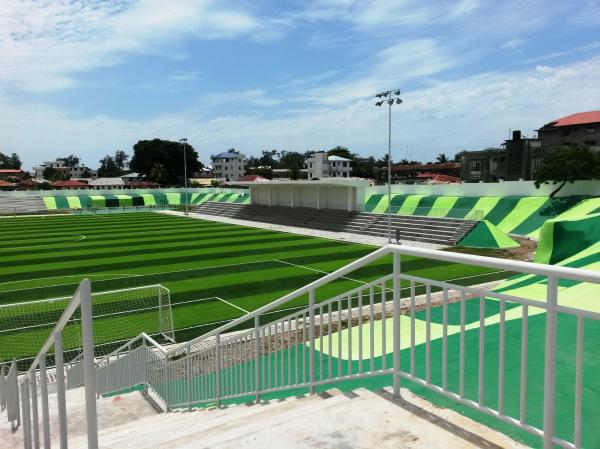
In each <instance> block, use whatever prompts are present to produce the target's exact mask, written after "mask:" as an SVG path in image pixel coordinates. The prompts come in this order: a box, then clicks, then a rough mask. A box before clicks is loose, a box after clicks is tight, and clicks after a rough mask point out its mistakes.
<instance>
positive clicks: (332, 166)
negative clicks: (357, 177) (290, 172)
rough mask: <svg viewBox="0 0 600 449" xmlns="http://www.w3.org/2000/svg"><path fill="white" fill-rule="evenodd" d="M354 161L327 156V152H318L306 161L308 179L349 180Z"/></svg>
mask: <svg viewBox="0 0 600 449" xmlns="http://www.w3.org/2000/svg"><path fill="white" fill-rule="evenodd" d="M351 163H352V160H351V159H346V158H345V157H340V156H327V153H326V152H325V151H317V152H316V153H315V154H314V156H313V157H311V158H308V159H307V160H306V168H307V169H308V179H315V178H316V179H321V178H349V177H350V173H351V172H352V165H351Z"/></svg>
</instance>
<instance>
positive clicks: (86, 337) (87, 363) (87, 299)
mask: <svg viewBox="0 0 600 449" xmlns="http://www.w3.org/2000/svg"><path fill="white" fill-rule="evenodd" d="M79 295H80V298H81V302H80V305H79V307H80V308H81V334H82V335H81V336H82V340H83V382H84V385H85V415H86V425H87V441H88V449H98V417H97V411H96V366H95V364H94V325H93V317H92V284H91V282H90V280H89V279H84V280H83V281H81V284H79Z"/></svg>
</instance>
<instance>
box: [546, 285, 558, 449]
mask: <svg viewBox="0 0 600 449" xmlns="http://www.w3.org/2000/svg"><path fill="white" fill-rule="evenodd" d="M557 303H558V282H557V279H556V278H555V277H548V287H547V291H546V307H547V308H546V343H545V363H544V449H553V448H554V443H553V442H552V440H553V438H554V433H555V428H554V424H555V422H554V418H555V414H554V412H555V409H554V408H555V394H556V316H557V313H556V305H557Z"/></svg>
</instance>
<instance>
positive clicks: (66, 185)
mask: <svg viewBox="0 0 600 449" xmlns="http://www.w3.org/2000/svg"><path fill="white" fill-rule="evenodd" d="M50 185H51V186H52V188H53V189H57V190H81V189H89V186H88V183H87V182H84V181H80V180H76V179H67V180H65V181H54V182H52V183H50Z"/></svg>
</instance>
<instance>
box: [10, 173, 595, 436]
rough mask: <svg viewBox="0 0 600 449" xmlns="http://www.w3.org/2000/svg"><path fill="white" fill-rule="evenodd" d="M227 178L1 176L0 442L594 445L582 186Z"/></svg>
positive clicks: (590, 281) (589, 231) (586, 193)
mask: <svg viewBox="0 0 600 449" xmlns="http://www.w3.org/2000/svg"><path fill="white" fill-rule="evenodd" d="M232 184H234V185H232V186H231V187H230V188H227V189H222V188H200V189H196V188H194V189H187V190H184V189H155V190H152V189H148V190H127V191H125V190H123V191H106V192H104V191H85V190H81V191H35V192H0V229H1V235H2V237H3V238H2V241H1V242H0V255H1V257H0V408H1V409H2V412H1V413H0V419H1V420H2V421H3V423H2V425H1V427H0V441H1V442H2V443H0V446H1V447H7V448H8V447H10V448H13V447H15V448H16V447H22V446H24V447H26V448H28V447H50V446H51V445H53V446H55V447H67V443H68V445H69V446H70V447H98V444H99V447H214V446H217V445H219V446H222V447H240V446H241V445H246V446H249V447H260V444H264V442H265V441H269V439H270V438H275V439H276V438H277V437H282V435H284V434H288V435H290V436H289V438H292V439H293V438H294V435H295V434H294V432H297V426H298V422H301V421H299V420H305V422H306V425H307V426H314V429H315V432H314V434H312V436H311V438H315V439H316V440H313V441H312V443H311V444H314V445H318V444H320V443H319V441H320V440H319V439H318V438H319V437H317V436H315V434H316V433H320V432H324V433H323V434H324V435H326V429H324V426H325V424H324V421H327V420H329V422H331V421H330V420H332V419H339V420H340V429H344V431H345V432H347V437H348V438H362V435H361V434H360V432H358V430H356V427H357V426H356V424H358V423H357V422H356V420H364V422H363V425H364V426H372V428H373V429H374V432H376V433H377V432H381V433H382V435H388V438H389V440H387V441H388V442H389V443H390V444H393V446H389V447H436V445H437V447H442V446H440V444H442V443H440V441H444V443H443V446H444V447H484V446H485V447H544V448H551V447H565V448H583V447H587V448H593V447H599V444H600V429H599V428H598V426H597V417H596V413H595V411H596V410H597V408H598V404H600V376H598V370H599V369H600V366H599V362H598V361H599V360H600V347H599V346H598V344H597V342H598V341H599V339H600V307H599V306H598V301H597V299H598V295H599V292H600V274H598V270H599V269H600V246H599V245H600V243H599V242H600V197H599V196H598V195H600V191H598V186H597V183H595V182H592V181H590V182H576V183H575V184H571V185H568V186H566V187H565V189H564V190H563V191H562V192H561V193H560V195H557V196H554V197H550V196H549V195H548V194H549V191H550V190H551V189H550V187H551V186H542V188H541V189H539V190H538V189H535V187H534V186H533V183H531V182H526V181H515V182H503V183H500V184H494V185H487V184H459V185H456V186H411V185H395V186H393V190H392V192H390V194H389V196H388V195H387V194H386V193H385V190H382V188H380V187H377V186H375V187H371V186H369V185H368V183H364V182H360V181H352V180H339V181H310V182H308V181H306V182H302V181H297V182H294V181H290V182H263V183H252V182H248V183H238V185H235V184H236V183H232ZM378 401H381V402H378ZM249 404H254V405H252V406H250V405H249ZM407 404H408V405H407ZM184 411H185V412H189V413H181V412H184ZM385 413H389V414H391V415H388V418H389V417H392V418H391V419H398V420H408V421H407V422H411V423H412V424H411V426H412V427H413V429H416V428H419V427H421V428H422V432H421V433H419V435H418V437H416V436H414V435H413V434H403V435H402V436H398V435H391V434H390V432H391V429H390V428H389V427H386V424H385V422H386V420H385V419H384V417H383V415H382V414H385ZM394 414H395V415H394ZM432 416H436V417H437V418H435V419H433V418H431V417H432ZM311 418H312V419H311ZM344 420H347V423H346V424H342V421H344ZM410 420H413V421H410ZM442 421H443V423H442V424H440V422H442ZM294 423H295V424H296V427H294V426H293V424H294ZM436 423H437V424H436ZM358 427H360V426H358ZM275 428H280V429H281V430H280V432H281V434H278V433H277V431H276V430H273V429H275ZM161 429H162V431H161ZM165 429H171V430H169V431H166V430H165ZM341 431H342V430H340V432H341ZM273 432H275V433H273ZM414 432H416V430H415V431H414ZM440 433H441V434H440ZM466 434H468V436H465V435H466ZM247 435H254V439H252V438H250V437H247ZM323 438H325V437H323ZM436 438H437V439H436ZM417 440H418V443H417V442H416V441H417ZM323 441H324V440H323ZM409 441H412V443H410V444H414V446H410V445H407V446H402V445H401V444H409V443H408V442H409ZM196 443H197V444H201V446H198V445H195V444H196ZM323 444H324V443H323ZM382 444H383V443H382ZM419 444H421V446H419ZM384 447H388V446H384Z"/></svg>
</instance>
